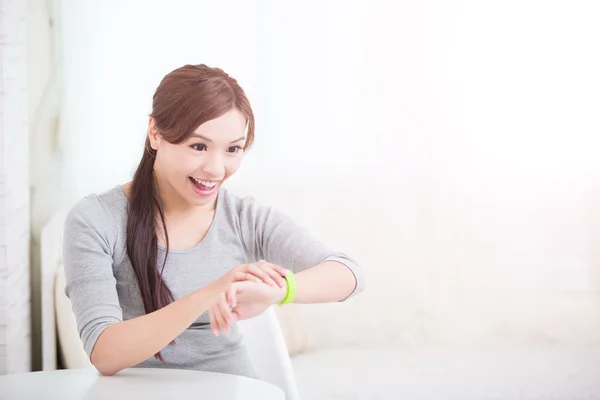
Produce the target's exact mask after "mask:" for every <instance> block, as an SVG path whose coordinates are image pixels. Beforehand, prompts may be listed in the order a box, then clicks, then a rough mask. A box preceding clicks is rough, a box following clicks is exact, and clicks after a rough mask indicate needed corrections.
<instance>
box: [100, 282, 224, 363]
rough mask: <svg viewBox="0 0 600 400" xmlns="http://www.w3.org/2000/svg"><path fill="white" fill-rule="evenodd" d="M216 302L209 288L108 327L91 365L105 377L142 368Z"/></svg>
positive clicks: (216, 295) (216, 293)
mask: <svg viewBox="0 0 600 400" xmlns="http://www.w3.org/2000/svg"><path fill="white" fill-rule="evenodd" d="M217 298H218V292H217V291H216V290H215V288H214V287H211V285H208V286H206V287H204V288H202V289H199V290H197V291H195V292H193V293H191V294H189V295H188V296H186V297H183V298H181V299H179V300H177V301H174V302H173V303H171V304H169V305H167V306H166V307H163V308H161V309H160V310H157V311H154V312H152V313H150V314H146V315H143V316H140V317H137V318H133V319H130V320H127V321H123V322H119V323H116V324H114V325H111V326H109V327H108V328H106V329H105V330H104V331H103V332H102V333H101V334H100V336H99V337H98V340H97V342H96V345H95V346H94V349H93V350H92V354H91V361H92V364H94V366H95V367H96V369H97V370H98V371H99V372H100V373H101V374H102V375H113V374H116V373H117V372H119V371H121V370H122V369H125V368H129V367H132V366H134V365H136V364H139V363H140V362H142V361H144V360H146V359H148V358H150V357H152V356H154V355H155V354H156V353H158V352H159V351H160V350H162V349H163V348H164V347H165V346H167V345H168V344H169V343H170V342H171V341H173V339H175V338H176V337H177V336H179V335H180V334H181V333H182V332H183V331H185V329H187V328H188V327H189V326H190V325H191V324H192V323H193V322H194V321H195V320H196V319H197V318H198V316H200V315H201V314H203V313H204V312H205V311H207V310H208V309H209V308H210V307H211V306H212V304H213V303H214V302H215V301H216V300H217Z"/></svg>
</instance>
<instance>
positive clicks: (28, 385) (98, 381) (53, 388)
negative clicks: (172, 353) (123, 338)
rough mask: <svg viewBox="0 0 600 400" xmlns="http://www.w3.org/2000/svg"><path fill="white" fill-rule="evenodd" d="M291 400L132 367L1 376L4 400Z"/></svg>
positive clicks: (223, 378)
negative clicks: (112, 370) (107, 372)
mask: <svg viewBox="0 0 600 400" xmlns="http://www.w3.org/2000/svg"><path fill="white" fill-rule="evenodd" d="M111 398H114V399H132V400H133V399H144V400H155V399H156V400H178V399H198V400H201V399H211V400H251V399H252V400H256V399H261V400H285V395H284V393H283V391H282V390H281V389H280V388H278V387H276V386H274V385H271V384H270V383H267V382H263V381H260V380H256V379H251V378H246V377H242V376H235V375H228V374H219V373H213V372H203V371H189V370H174V369H151V368H129V369H125V370H123V371H121V372H119V373H118V374H115V375H113V376H102V375H100V374H99V373H98V371H96V370H95V369H93V368H89V369H88V368H86V369H67V370H58V371H44V372H29V373H24V374H11V375H4V376H0V399H1V400H24V399H36V400H50V399H52V400H54V399H57V400H58V399H60V400H96V399H98V400H99V399H111Z"/></svg>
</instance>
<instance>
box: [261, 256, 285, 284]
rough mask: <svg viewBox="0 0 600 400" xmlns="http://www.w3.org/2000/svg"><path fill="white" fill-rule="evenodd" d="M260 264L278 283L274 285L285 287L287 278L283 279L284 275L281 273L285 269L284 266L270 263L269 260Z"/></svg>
mask: <svg viewBox="0 0 600 400" xmlns="http://www.w3.org/2000/svg"><path fill="white" fill-rule="evenodd" d="M259 266H260V267H261V268H262V269H263V271H265V272H266V273H267V274H268V275H269V276H270V277H271V279H273V281H274V282H275V283H276V285H273V286H279V287H285V279H283V277H282V276H281V273H280V271H281V270H283V268H281V267H279V266H278V265H275V264H270V263H267V262H261V263H260V264H259Z"/></svg>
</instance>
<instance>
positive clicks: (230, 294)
mask: <svg viewBox="0 0 600 400" xmlns="http://www.w3.org/2000/svg"><path fill="white" fill-rule="evenodd" d="M257 266H259V267H260V268H261V269H263V270H267V271H276V272H275V273H277V274H278V276H277V277H276V279H271V280H262V279H260V280H256V279H251V280H238V281H234V282H232V283H231V285H230V286H229V288H228V289H227V291H225V292H222V293H221V294H220V296H219V299H218V300H217V302H216V303H215V304H214V305H213V306H212V307H211V308H210V309H209V318H210V324H211V328H212V329H213V332H214V333H215V335H216V336H219V334H220V333H221V332H223V331H224V332H226V333H229V332H230V326H231V324H232V323H234V322H236V321H239V320H242V319H247V318H252V317H255V316H257V315H259V314H261V313H262V312H264V311H265V310H266V309H267V308H269V307H270V306H271V305H272V304H275V303H279V302H281V301H282V300H283V298H284V297H285V295H286V283H285V280H284V279H283V277H282V276H283V275H285V274H286V271H285V270H284V269H283V268H281V267H279V266H277V265H274V264H269V263H266V262H261V263H259V264H258V265H257ZM271 273H272V272H271Z"/></svg>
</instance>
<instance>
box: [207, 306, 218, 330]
mask: <svg viewBox="0 0 600 400" xmlns="http://www.w3.org/2000/svg"><path fill="white" fill-rule="evenodd" d="M208 318H209V320H210V327H211V329H212V331H213V333H214V334H215V336H219V325H218V324H217V320H216V319H215V314H214V308H211V309H210V311H209V312H208Z"/></svg>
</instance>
